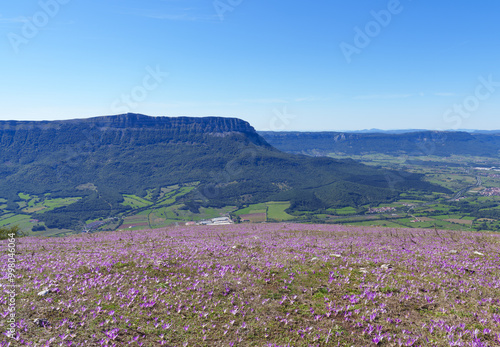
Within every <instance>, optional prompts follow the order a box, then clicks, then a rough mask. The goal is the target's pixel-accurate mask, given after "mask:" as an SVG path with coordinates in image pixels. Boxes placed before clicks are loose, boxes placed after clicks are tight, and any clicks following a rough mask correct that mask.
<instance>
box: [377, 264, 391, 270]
mask: <svg viewBox="0 0 500 347" xmlns="http://www.w3.org/2000/svg"><path fill="white" fill-rule="evenodd" d="M380 267H381V268H382V269H384V270H389V269H392V265H391V264H382V265H381V266H380Z"/></svg>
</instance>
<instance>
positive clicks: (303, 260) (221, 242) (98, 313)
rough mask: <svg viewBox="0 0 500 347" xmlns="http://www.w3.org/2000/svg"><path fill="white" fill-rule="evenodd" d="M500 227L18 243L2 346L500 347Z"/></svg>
mask: <svg viewBox="0 0 500 347" xmlns="http://www.w3.org/2000/svg"><path fill="white" fill-rule="evenodd" d="M499 236H500V235H499V234H478V233H463V232H444V231H438V230H417V229H411V230H393V229H375V228H349V227H345V226H328V225H300V224H261V225H230V226H221V227H209V226H200V227H172V228H167V229H158V230H144V231H140V232H128V231H126V232H108V233H99V234H92V235H78V236H72V237H66V238H46V239H41V238H21V239H17V246H16V247H17V254H16V266H17V267H16V271H17V272H16V276H17V278H16V284H18V285H20V286H19V287H17V289H16V302H15V304H16V306H15V308H16V323H15V335H14V336H13V337H12V338H11V337H8V336H7V334H3V335H2V338H0V341H2V342H0V345H1V346H128V345H131V346H161V345H164V346H374V345H380V346H498V345H500V237H499ZM2 242H3V243H4V245H6V242H7V241H2ZM4 245H3V246H2V247H3V249H5V247H6V246H4ZM2 261H3V264H5V263H6V262H7V255H6V254H5V252H3V253H2ZM6 278H7V277H6V276H5V277H4V278H3V280H2V286H4V288H2V296H1V300H2V306H1V307H0V311H1V312H0V313H2V316H3V318H2V324H3V326H2V327H1V330H2V332H4V331H6V330H7V326H8V324H7V323H6V319H7V318H6V317H8V316H9V314H10V312H9V310H8V309H7V303H8V300H9V297H8V291H7V289H6V287H5V284H6V283H8V282H7V280H6Z"/></svg>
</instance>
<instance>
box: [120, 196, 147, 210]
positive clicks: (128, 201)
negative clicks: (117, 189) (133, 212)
mask: <svg viewBox="0 0 500 347" xmlns="http://www.w3.org/2000/svg"><path fill="white" fill-rule="evenodd" d="M123 200H125V201H124V202H123V203H122V205H125V206H130V207H132V208H143V207H146V206H149V205H152V204H153V203H152V202H151V201H149V200H146V199H143V198H141V197H139V196H137V195H129V194H124V195H123Z"/></svg>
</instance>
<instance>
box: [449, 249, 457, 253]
mask: <svg viewBox="0 0 500 347" xmlns="http://www.w3.org/2000/svg"><path fill="white" fill-rule="evenodd" d="M448 253H450V254H457V253H458V251H457V250H456V249H452V250H451V251H449V252H448Z"/></svg>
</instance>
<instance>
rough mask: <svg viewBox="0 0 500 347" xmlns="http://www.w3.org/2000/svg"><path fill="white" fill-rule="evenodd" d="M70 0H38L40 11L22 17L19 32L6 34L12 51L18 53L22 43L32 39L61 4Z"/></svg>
mask: <svg viewBox="0 0 500 347" xmlns="http://www.w3.org/2000/svg"><path fill="white" fill-rule="evenodd" d="M70 1H71V0H40V1H39V2H38V5H39V6H40V11H38V12H36V13H34V14H33V15H32V16H31V17H30V18H26V17H22V18H21V19H22V20H23V22H24V24H23V27H22V28H21V32H20V33H14V32H10V33H8V34H7V39H8V40H9V42H10V45H11V46H12V49H14V52H16V54H17V53H19V50H20V47H21V46H22V45H27V44H28V43H29V41H30V40H32V39H34V38H35V37H36V36H37V35H38V34H39V33H40V30H42V29H43V28H44V27H46V26H47V25H48V24H49V22H50V20H51V19H52V18H54V17H55V16H57V14H58V13H59V11H60V10H61V6H62V5H66V4H68V3H69V2H70Z"/></svg>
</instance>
